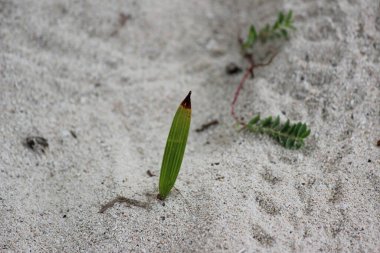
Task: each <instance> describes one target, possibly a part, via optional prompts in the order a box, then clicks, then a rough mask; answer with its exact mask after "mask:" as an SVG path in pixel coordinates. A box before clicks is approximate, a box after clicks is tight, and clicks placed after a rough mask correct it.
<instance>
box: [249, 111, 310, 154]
mask: <svg viewBox="0 0 380 253" xmlns="http://www.w3.org/2000/svg"><path fill="white" fill-rule="evenodd" d="M246 129H247V130H249V131H251V132H254V133H265V134H268V135H269V136H271V137H272V138H273V139H275V140H276V141H277V142H279V143H280V144H281V145H282V146H283V147H285V148H287V149H299V148H301V147H303V146H304V139H305V138H306V137H308V136H309V135H310V132H311V130H310V129H308V127H307V125H306V124H305V123H301V122H298V123H296V124H292V123H290V121H289V120H287V121H286V122H285V123H284V124H281V122H280V117H279V116H277V117H276V118H275V119H274V120H273V118H272V116H269V117H267V118H265V119H261V120H260V116H259V115H257V116H255V117H254V118H253V119H252V120H250V121H249V123H248V125H247V126H246Z"/></svg>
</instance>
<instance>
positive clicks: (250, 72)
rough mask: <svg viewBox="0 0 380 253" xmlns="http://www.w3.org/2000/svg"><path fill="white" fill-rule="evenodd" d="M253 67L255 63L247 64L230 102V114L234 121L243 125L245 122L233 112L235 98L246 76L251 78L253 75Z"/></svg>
mask: <svg viewBox="0 0 380 253" xmlns="http://www.w3.org/2000/svg"><path fill="white" fill-rule="evenodd" d="M254 67H255V65H253V64H251V65H250V66H249V68H247V70H246V71H245V73H244V76H243V78H242V79H241V80H240V83H239V85H238V87H237V88H236V91H235V95H234V100H233V101H232V103H231V115H232V117H233V118H234V119H235V120H236V122H238V123H239V124H241V125H245V123H244V122H242V121H241V120H240V119H239V118H238V116H237V115H236V113H235V105H236V102H237V99H238V97H239V94H240V91H241V89H242V88H243V86H244V83H245V81H246V80H247V78H248V76H249V75H251V76H252V78H253V76H254V73H253V69H254Z"/></svg>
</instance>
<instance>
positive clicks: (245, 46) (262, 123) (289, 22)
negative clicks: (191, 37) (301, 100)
mask: <svg viewBox="0 0 380 253" xmlns="http://www.w3.org/2000/svg"><path fill="white" fill-rule="evenodd" d="M291 30H295V28H294V26H293V14H292V11H289V12H288V13H287V14H284V13H283V12H280V13H279V14H278V17H277V20H276V22H275V23H274V24H273V25H269V24H267V25H266V26H265V27H264V28H262V29H260V30H259V31H258V32H257V30H256V28H255V26H254V25H251V27H250V28H249V32H248V35H247V38H246V39H245V40H243V39H239V42H240V45H241V53H242V55H243V57H244V58H245V59H246V60H247V61H248V63H249V67H248V68H247V69H246V71H245V73H244V75H243V77H242V79H241V80H240V82H239V85H238V86H237V88H236V91H235V95H234V99H233V101H232V103H231V115H232V117H233V118H234V119H235V120H236V122H237V123H239V124H240V125H242V126H243V129H246V130H249V131H251V132H254V133H264V134H268V135H269V136H271V137H273V138H274V139H275V140H277V141H278V142H279V143H280V144H281V145H282V146H283V147H285V148H288V149H299V148H301V147H302V146H303V145H304V139H305V138H306V137H307V136H309V135H310V129H309V128H308V127H307V125H306V124H305V123H301V122H299V123H296V124H293V123H290V122H289V120H288V121H287V122H286V123H285V124H282V123H281V122H280V118H279V117H278V116H277V117H276V118H275V119H274V120H273V118H274V117H272V116H270V117H267V118H266V119H263V120H260V116H258V115H257V116H256V117H254V118H253V119H251V120H250V121H249V123H248V124H247V123H245V122H243V121H242V120H241V119H240V118H239V117H238V116H237V115H236V112H235V105H236V102H237V99H238V97H239V94H240V91H241V89H242V88H243V86H244V83H245V81H246V80H247V78H248V77H249V76H251V78H254V76H255V73H254V70H255V68H258V67H264V66H267V65H269V64H270V63H271V62H272V60H273V59H274V57H275V56H276V55H277V52H272V56H271V57H270V59H269V61H268V62H266V63H256V62H255V58H254V46H255V45H256V44H257V42H261V43H262V44H265V43H267V42H269V41H274V40H278V39H288V38H289V32H290V31H291Z"/></svg>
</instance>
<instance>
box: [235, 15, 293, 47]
mask: <svg viewBox="0 0 380 253" xmlns="http://www.w3.org/2000/svg"><path fill="white" fill-rule="evenodd" d="M295 29H296V28H295V27H294V26H293V12H292V11H289V12H288V13H287V14H284V13H283V12H279V13H278V16H277V20H276V22H275V23H274V24H273V25H272V26H271V25H269V24H267V25H266V26H264V27H263V28H261V30H260V31H259V32H256V28H255V26H254V25H251V27H250V28H249V32H248V36H247V38H246V39H245V41H244V42H243V44H242V49H243V52H245V53H248V52H247V51H249V50H252V48H253V46H254V45H255V43H256V42H257V41H260V42H261V43H263V44H264V43H266V42H267V41H270V40H275V39H280V38H285V39H288V38H289V30H295Z"/></svg>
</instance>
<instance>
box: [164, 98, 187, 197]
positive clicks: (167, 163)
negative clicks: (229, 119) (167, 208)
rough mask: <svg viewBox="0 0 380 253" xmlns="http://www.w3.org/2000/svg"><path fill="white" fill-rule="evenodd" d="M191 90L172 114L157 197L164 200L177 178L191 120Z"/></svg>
mask: <svg viewBox="0 0 380 253" xmlns="http://www.w3.org/2000/svg"><path fill="white" fill-rule="evenodd" d="M190 96H191V91H190V92H189V94H188V95H187V96H186V98H185V99H184V100H183V101H182V103H181V104H180V106H179V107H178V109H177V112H176V114H175V115H174V118H173V122H172V126H171V128H170V132H169V136H168V138H167V140H166V146H165V152H164V157H163V159H162V165H161V173H160V182H159V194H158V196H157V197H158V198H159V199H161V200H164V199H165V198H166V197H167V196H168V194H169V192H170V190H171V189H172V188H173V186H174V183H175V181H176V179H177V176H178V173H179V170H180V168H181V163H182V159H183V155H184V153H185V148H186V143H187V136H188V135H189V129H190V121H191V99H190Z"/></svg>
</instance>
